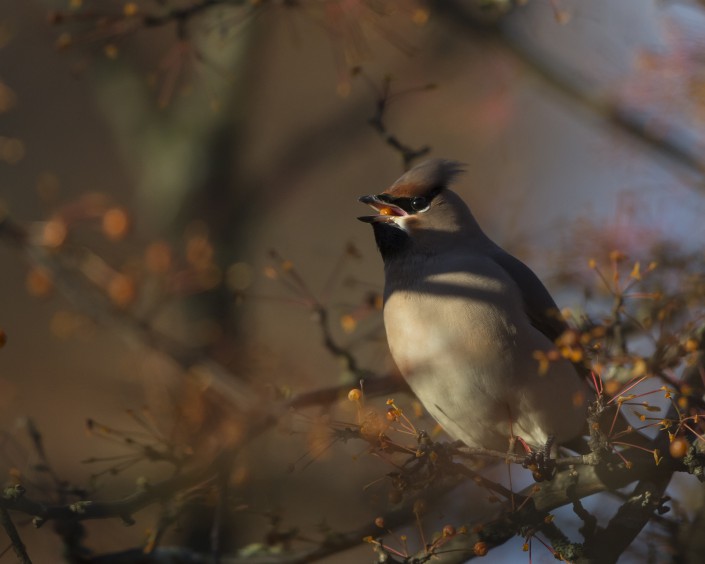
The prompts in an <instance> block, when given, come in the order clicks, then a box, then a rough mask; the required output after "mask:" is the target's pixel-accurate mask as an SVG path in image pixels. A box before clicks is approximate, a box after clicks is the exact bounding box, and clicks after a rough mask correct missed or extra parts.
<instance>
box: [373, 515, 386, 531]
mask: <svg viewBox="0 0 705 564" xmlns="http://www.w3.org/2000/svg"><path fill="white" fill-rule="evenodd" d="M375 527H379V528H380V529H384V517H377V519H375Z"/></svg>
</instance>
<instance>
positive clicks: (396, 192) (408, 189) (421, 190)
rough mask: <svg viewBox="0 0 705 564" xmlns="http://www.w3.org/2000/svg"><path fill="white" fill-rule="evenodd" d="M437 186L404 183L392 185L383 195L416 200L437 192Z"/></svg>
mask: <svg viewBox="0 0 705 564" xmlns="http://www.w3.org/2000/svg"><path fill="white" fill-rule="evenodd" d="M437 188H438V187H437V186H429V185H427V184H419V183H417V182H404V183H401V184H396V183H395V184H392V185H391V186H390V187H389V188H387V189H386V190H385V191H384V193H385V194H389V195H390V196H394V197H395V198H417V197H419V196H429V195H431V194H432V193H434V192H435V191H436V190H437Z"/></svg>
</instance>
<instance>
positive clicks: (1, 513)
mask: <svg viewBox="0 0 705 564" xmlns="http://www.w3.org/2000/svg"><path fill="white" fill-rule="evenodd" d="M0 525H2V528H3V529H5V532H6V533H7V536H8V537H9V538H10V542H11V543H12V549H13V550H14V551H15V554H16V555H17V559H18V560H19V562H20V564H32V561H31V560H30V558H29V555H28V554H27V549H26V548H25V545H24V543H23V542H22V539H21V538H20V534H19V533H18V532H17V528H16V527H15V524H14V523H13V522H12V518H11V517H10V513H9V512H8V510H7V509H5V508H4V507H0Z"/></svg>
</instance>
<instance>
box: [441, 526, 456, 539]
mask: <svg viewBox="0 0 705 564" xmlns="http://www.w3.org/2000/svg"><path fill="white" fill-rule="evenodd" d="M443 536H444V537H454V536H455V527H454V526H453V525H446V526H445V527H443Z"/></svg>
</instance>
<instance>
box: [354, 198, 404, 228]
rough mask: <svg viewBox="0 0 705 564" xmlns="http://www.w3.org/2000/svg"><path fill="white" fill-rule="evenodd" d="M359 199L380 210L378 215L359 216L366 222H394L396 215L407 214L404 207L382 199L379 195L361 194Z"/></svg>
mask: <svg viewBox="0 0 705 564" xmlns="http://www.w3.org/2000/svg"><path fill="white" fill-rule="evenodd" d="M358 201H359V202H362V203H363V204H367V205H368V206H370V207H371V208H372V209H374V210H375V211H377V212H379V213H378V214H377V215H363V216H360V217H358V218H357V219H359V220H360V221H364V222H365V223H393V222H394V218H395V217H399V216H403V215H407V213H406V212H405V211H404V210H403V209H401V208H400V207H398V206H395V205H394V204H390V203H389V202H385V201H383V200H381V199H380V198H379V196H373V195H369V196H360V197H359V198H358Z"/></svg>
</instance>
